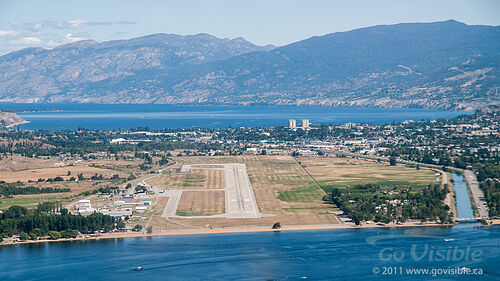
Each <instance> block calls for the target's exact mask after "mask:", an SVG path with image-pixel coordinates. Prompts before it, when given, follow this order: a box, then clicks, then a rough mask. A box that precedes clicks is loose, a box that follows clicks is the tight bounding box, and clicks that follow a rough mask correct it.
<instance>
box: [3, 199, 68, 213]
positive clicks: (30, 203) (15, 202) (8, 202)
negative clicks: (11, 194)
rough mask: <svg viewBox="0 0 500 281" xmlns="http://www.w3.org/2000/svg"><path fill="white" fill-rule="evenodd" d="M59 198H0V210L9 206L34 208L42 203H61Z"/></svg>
mask: <svg viewBox="0 0 500 281" xmlns="http://www.w3.org/2000/svg"><path fill="white" fill-rule="evenodd" d="M62 199H63V198H61V197H36V198H2V199H0V210H6V209H8V208H9V207H10V206H23V207H35V206H36V205H38V204H39V203H42V202H53V201H61V200H62Z"/></svg>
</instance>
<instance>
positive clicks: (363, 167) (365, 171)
mask: <svg viewBox="0 0 500 281" xmlns="http://www.w3.org/2000/svg"><path fill="white" fill-rule="evenodd" d="M297 160H298V161H300V162H301V164H302V165H303V166H304V168H305V169H306V170H307V171H308V172H309V173H310V174H311V176H313V177H314V178H315V179H316V181H317V182H318V183H319V184H320V185H321V186H322V187H323V188H324V189H326V190H327V191H328V190H330V189H331V188H333V187H335V188H344V187H346V186H352V185H356V184H367V183H373V184H378V185H381V186H394V187H405V186H408V187H412V188H422V187H425V186H427V185H429V184H431V183H433V182H434V179H435V176H434V173H435V172H433V171H432V170H429V169H420V170H416V169H415V168H410V167H405V166H401V165H397V166H390V165H389V164H386V163H378V162H376V161H368V160H361V159H353V158H327V157H299V158H297Z"/></svg>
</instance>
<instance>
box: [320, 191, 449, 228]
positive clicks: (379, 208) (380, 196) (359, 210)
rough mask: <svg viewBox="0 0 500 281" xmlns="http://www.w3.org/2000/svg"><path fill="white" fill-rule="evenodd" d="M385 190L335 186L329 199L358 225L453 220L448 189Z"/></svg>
mask: <svg viewBox="0 0 500 281" xmlns="http://www.w3.org/2000/svg"><path fill="white" fill-rule="evenodd" d="M385 191H386V192H385V193H384V192H382V190H381V188H380V187H379V186H378V185H374V184H365V185H357V186H354V187H350V188H346V189H342V190H341V189H336V188H335V189H333V190H332V192H331V194H330V196H329V198H326V199H328V200H329V201H331V202H332V203H334V204H335V205H337V206H338V207H339V208H340V209H341V210H342V211H343V212H344V213H345V214H346V215H347V216H349V217H350V218H351V219H352V220H353V222H354V223H355V224H357V225H359V224H361V222H363V221H375V222H383V223H389V222H405V221H406V220H408V219H417V220H421V221H427V220H433V221H434V220H435V221H440V222H441V223H449V222H451V217H450V214H449V207H448V206H446V205H444V204H443V202H442V200H443V199H444V198H445V197H446V194H447V193H448V189H447V188H446V187H445V188H443V189H441V188H440V187H439V185H432V186H429V187H428V188H425V189H424V190H422V191H411V190H402V189H401V190H397V191H393V192H388V191H387V190H385Z"/></svg>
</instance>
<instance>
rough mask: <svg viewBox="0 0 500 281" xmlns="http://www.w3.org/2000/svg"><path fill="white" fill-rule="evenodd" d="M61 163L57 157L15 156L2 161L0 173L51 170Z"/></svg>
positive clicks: (0, 162) (0, 160)
mask: <svg viewBox="0 0 500 281" xmlns="http://www.w3.org/2000/svg"><path fill="white" fill-rule="evenodd" d="M60 162H61V161H59V159H57V158H55V157H40V158H31V157H24V156H17V155H14V156H9V157H2V159H0V172H8V171H19V170H26V169H41V168H50V167H56V166H55V165H57V163H60Z"/></svg>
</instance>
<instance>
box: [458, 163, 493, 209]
mask: <svg viewBox="0 0 500 281" xmlns="http://www.w3.org/2000/svg"><path fill="white" fill-rule="evenodd" d="M464 179H465V181H466V182H467V185H468V186H469V190H470V191H471V193H472V198H473V199H474V203H476V207H477V209H478V212H479V216H480V217H481V218H488V217H489V214H488V205H486V201H485V200H484V194H483V191H482V190H481V189H480V188H479V183H478V182H477V178H476V174H474V172H473V171H471V170H464Z"/></svg>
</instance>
